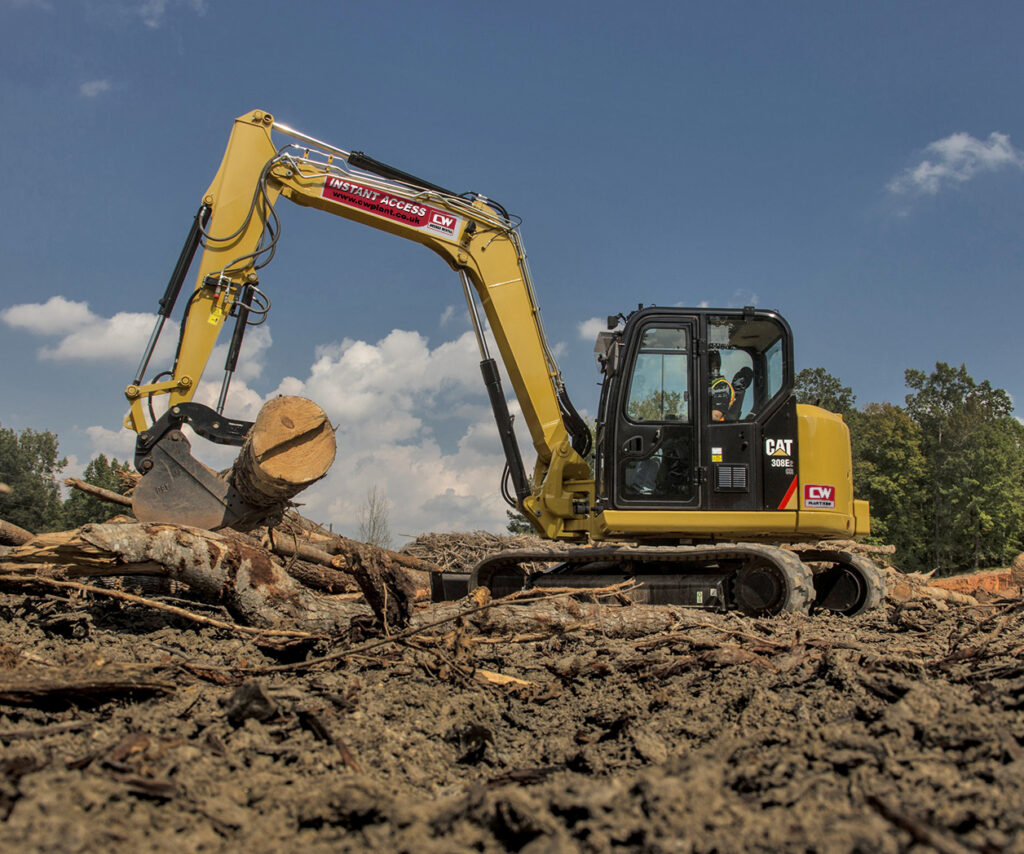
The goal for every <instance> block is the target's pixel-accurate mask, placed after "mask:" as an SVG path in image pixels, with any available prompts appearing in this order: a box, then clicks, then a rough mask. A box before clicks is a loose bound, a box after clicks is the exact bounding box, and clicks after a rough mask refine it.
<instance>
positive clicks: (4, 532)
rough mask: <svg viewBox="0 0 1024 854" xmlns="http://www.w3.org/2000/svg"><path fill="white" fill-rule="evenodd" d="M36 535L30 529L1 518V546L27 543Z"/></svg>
mask: <svg viewBox="0 0 1024 854" xmlns="http://www.w3.org/2000/svg"><path fill="white" fill-rule="evenodd" d="M34 536H35V534H33V533H31V532H30V531H26V530H25V529H24V528H19V527H18V526H17V525H15V524H13V523H11V522H5V521H4V520H3V519H0V546H20V545H23V544H25V543H27V542H28V541H29V540H31V539H32V538H33V537H34Z"/></svg>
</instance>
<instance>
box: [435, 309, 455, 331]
mask: <svg viewBox="0 0 1024 854" xmlns="http://www.w3.org/2000/svg"><path fill="white" fill-rule="evenodd" d="M454 316H455V306H454V305H449V306H445V309H444V311H442V312H441V318H440V319H439V320H438V325H439V326H447V325H448V323H449V322H450V321H451V319H452V318H453V317H454Z"/></svg>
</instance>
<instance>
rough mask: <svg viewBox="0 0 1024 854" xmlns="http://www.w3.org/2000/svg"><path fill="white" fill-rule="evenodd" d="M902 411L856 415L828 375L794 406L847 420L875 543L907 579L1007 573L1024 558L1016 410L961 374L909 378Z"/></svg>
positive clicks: (803, 391) (868, 410)
mask: <svg viewBox="0 0 1024 854" xmlns="http://www.w3.org/2000/svg"><path fill="white" fill-rule="evenodd" d="M905 381H906V385H907V388H908V390H909V393H908V394H907V395H906V398H905V401H904V405H903V406H897V405H895V404H892V403H869V404H867V405H866V406H864V407H862V408H859V409H858V408H857V407H856V396H855V395H854V393H853V391H852V389H851V388H849V387H848V386H844V385H843V384H842V382H841V381H840V380H839V379H838V378H836V377H834V376H832V375H831V374H830V373H828V371H826V370H825V369H824V368H811V369H807V370H803V371H800V373H799V374H797V377H796V393H797V400H798V401H799V402H801V403H812V404H817V405H819V406H822V407H824V408H825V409H828V410H831V411H832V412H837V413H839V414H840V415H842V416H843V418H844V419H845V420H846V422H847V424H848V425H849V428H850V441H851V445H852V450H853V482H854V493H855V495H856V497H857V498H863V499H866V500H868V501H870V502H871V538H870V539H871V540H873V541H875V542H880V543H887V544H891V545H894V546H896V549H897V553H896V554H897V560H896V562H897V563H898V564H899V566H900V568H901V569H903V570H905V571H914V570H924V571H928V570H935V571H936V573H937V574H939V575H945V574H950V573H954V572H959V571H964V570H970V569H977V568H980V567H983V566H1005V565H1006V564H1007V563H1008V562H1009V561H1010V560H1012V559H1013V557H1014V556H1015V555H1017V554H1019V553H1020V552H1021V551H1022V549H1024V425H1022V424H1021V422H1020V421H1018V420H1017V418H1015V417H1014V415H1013V401H1012V399H1011V398H1010V395H1009V394H1007V393H1006V392H1005V391H1004V390H1003V389H1000V388H994V387H993V386H992V385H991V383H989V382H988V380H984V381H982V382H976V381H975V380H974V379H973V378H972V377H971V376H970V375H969V374H968V373H967V369H966V367H965V366H964V365H961V366H960V367H959V368H954V367H952V366H950V365H948V364H946V363H944V362H939V363H937V364H936V366H935V370H934V371H932V372H931V373H929V374H926V373H925V372H924V371H918V370H908V371H906V372H905Z"/></svg>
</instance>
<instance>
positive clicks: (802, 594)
mask: <svg viewBox="0 0 1024 854" xmlns="http://www.w3.org/2000/svg"><path fill="white" fill-rule="evenodd" d="M772 551H773V553H772V554H771V555H770V556H768V555H765V556H763V557H761V556H758V557H755V558H753V559H751V560H750V561H748V562H747V563H746V565H744V566H743V567H742V568H741V569H739V570H738V571H737V573H736V575H735V576H734V578H733V583H732V584H733V586H732V598H733V602H734V603H735V605H736V608H737V609H739V610H740V611H741V612H742V613H744V614H746V615H747V616H748V617H771V616H774V615H775V614H800V613H807V609H808V607H809V606H810V604H811V601H812V600H813V599H814V582H813V580H812V576H811V571H810V570H809V569H808V568H807V567H805V566H804V565H803V564H802V563H801V562H800V560H799V559H798V558H797V557H796V556H795V555H793V554H790V553H789V552H784V551H782V550H774V549H773V550H772Z"/></svg>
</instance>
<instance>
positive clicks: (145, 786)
mask: <svg viewBox="0 0 1024 854" xmlns="http://www.w3.org/2000/svg"><path fill="white" fill-rule="evenodd" d="M518 607H523V606H518ZM528 607H529V606H528ZM559 607H563V608H565V609H568V610H569V611H570V612H571V615H574V616H576V617H578V620H577V622H576V624H575V625H574V624H573V623H572V622H571V621H570V622H569V624H568V626H567V627H564V626H563V627H556V626H554V625H553V624H552V623H550V621H546V620H544V619H542V618H538V619H537V620H536V621H535V629H536V630H535V631H532V632H520V633H519V634H518V636H509V635H503V634H500V633H498V634H496V633H495V632H494V631H492V630H488V628H487V625H486V618H485V617H480V618H479V621H482V625H480V626H474V625H473V624H472V623H467V624H466V625H464V626H462V627H460V628H457V629H455V630H453V629H452V626H451V625H446V626H441V627H439V628H436V629H433V630H429V631H427V630H425V636H423V637H419V638H413V639H411V640H409V641H407V642H405V643H400V644H386V645H383V646H378V647H376V648H372V649H367V650H366V651H365V652H364V653H362V654H357V655H351V656H350V657H348V658H345V659H340V660H335V661H332V662H328V663H325V664H321V665H318V666H315V667H312V668H292V669H287V668H289V667H291V666H292V665H293V664H294V663H295V662H296V661H301V660H303V659H304V658H305V657H306V656H313V655H322V654H324V653H327V652H330V651H333V650H337V649H338V648H340V647H339V644H337V643H335V644H333V645H329V644H327V643H325V642H318V645H317V646H316V647H314V648H312V649H309V648H298V649H295V648H291V649H285V650H280V649H278V650H274V649H271V648H268V647H266V646H263V647H262V648H261V647H260V646H257V644H256V643H255V642H254V641H253V640H251V639H249V638H246V637H240V636H238V635H236V634H233V633H231V632H227V631H224V630H221V629H214V628H206V627H197V626H196V625H194V624H191V623H187V622H184V621H183V620H182V619H181V618H180V617H175V616H172V615H169V614H163V613H160V612H154V611H152V610H149V609H144V608H142V607H139V606H134V605H128V604H123V603H116V602H111V601H100V600H84V599H83V600H79V599H75V600H68V599H65V598H61V597H58V596H44V595H41V594H40V593H38V592H36V593H34V594H33V595H26V594H23V593H17V594H15V593H7V594H3V595H0V848H2V849H3V850H12V851H13V850H18V851H43V850H45V851H49V852H55V851H59V852H63V851H72V852H78V851H110V850H112V849H116V850H146V851H174V852H192V851H222V850H247V851H251V852H261V851H278V850H294V851H299V850H301V851H312V852H316V851H366V850H374V851H409V852H418V853H419V852H432V851H437V852H452V851H497V850H520V851H529V852H548V851H551V852H554V851H588V852H589V851H608V850H612V849H622V850H633V851H644V852H689V851H707V852H711V851H716V852H731V851H737V852H739V851H744V852H747V851H815V852H818V851H820V852H833V851H834V852H846V851H862V852H875V851H879V852H897V851H931V850H935V851H941V852H964V851H970V852H977V851H983V852H996V851H1024V748H1022V743H1024V715H1022V704H1024V663H1022V661H1021V653H1022V652H1024V619H1022V614H1024V605H1021V604H1019V602H1018V601H1013V602H1006V601H1002V602H998V601H997V602H994V603H990V604H986V605H982V606H976V607H963V606H956V605H948V604H946V603H943V602H916V601H913V602H907V603H903V604H901V605H895V604H892V603H888V604H886V605H885V607H884V608H881V609H878V610H877V611H875V612H873V613H871V614H867V615H864V616H861V617H857V618H854V619H841V618H836V617H823V616H819V617H811V618H808V617H793V616H789V617H778V618H771V619H757V620H755V619H748V618H744V617H740V616H736V615H720V614H712V613H705V612H698V611H688V610H684V609H673V610H672V611H671V612H670V619H671V620H674V624H673V625H672V626H671V627H670V628H669V629H668V630H666V631H660V632H656V633H649V634H640V635H639V636H630V635H636V634H637V633H636V632H630V631H624V632H621V633H619V634H624V635H626V636H619V637H614V636H610V635H611V634H616V632H611V633H609V632H600V631H595V630H593V629H592V628H587V623H588V621H589V620H590V619H591V618H592V617H593V616H594V615H595V613H596V611H595V610H594V609H595V608H597V607H598V606H591V605H584V606H580V605H577V604H576V603H573V602H571V600H565V601H564V602H563V603H562V604H561V605H560V606H559ZM602 607H609V608H614V609H615V610H616V611H623V610H626V609H624V608H622V607H620V606H602ZM634 607H636V606H634ZM523 616H524V619H526V620H527V622H529V619H530V618H529V612H528V611H524V612H523ZM479 621H478V622H479ZM348 642H351V641H348ZM356 643H357V644H359V643H361V645H362V646H364V647H365V646H366V645H367V644H366V641H362V642H360V641H356ZM269 667H278V668H282V667H283V668H284V669H278V670H276V671H268V670H267V668H269ZM495 674H500V676H499V675H495ZM501 677H515V679H516V680H519V681H512V682H507V684H499V683H500V682H501V681H502V678H501ZM128 686H134V687H128Z"/></svg>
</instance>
